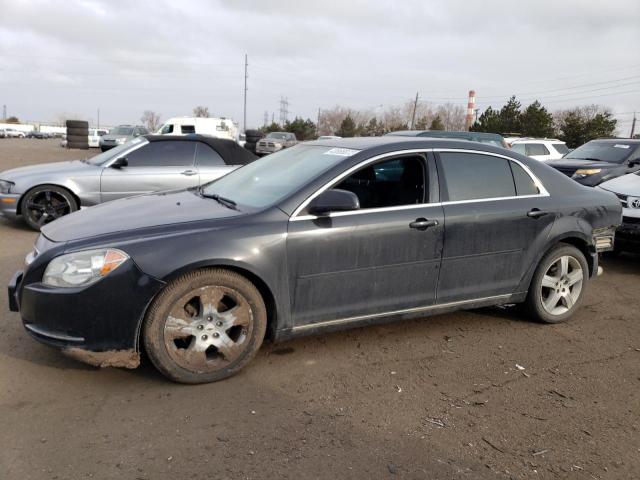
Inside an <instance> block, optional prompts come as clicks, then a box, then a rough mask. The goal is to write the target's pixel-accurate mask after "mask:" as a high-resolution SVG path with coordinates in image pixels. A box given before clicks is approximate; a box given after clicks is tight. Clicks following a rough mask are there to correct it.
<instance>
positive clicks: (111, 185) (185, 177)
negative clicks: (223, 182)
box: [100, 140, 199, 202]
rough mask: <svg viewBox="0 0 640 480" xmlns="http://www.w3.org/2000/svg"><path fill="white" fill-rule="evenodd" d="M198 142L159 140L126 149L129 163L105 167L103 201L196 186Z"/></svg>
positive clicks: (101, 183)
mask: <svg viewBox="0 0 640 480" xmlns="http://www.w3.org/2000/svg"><path fill="white" fill-rule="evenodd" d="M195 144H196V142H193V141H183V140H158V141H153V142H149V143H147V144H145V145H144V146H142V147H140V148H138V149H137V150H134V151H131V152H129V153H127V154H126V159H127V166H124V167H121V168H113V167H107V168H105V169H103V171H102V176H101V180H100V191H101V198H102V201H103V202H107V201H109V200H115V199H117V198H123V197H130V196H132V195H139V194H141V193H147V192H156V191H161V190H175V189H181V188H188V187H195V186H197V185H198V182H199V177H198V170H197V168H196V167H195V165H194V162H195V149H196V146H195Z"/></svg>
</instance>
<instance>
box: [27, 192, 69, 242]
mask: <svg viewBox="0 0 640 480" xmlns="http://www.w3.org/2000/svg"><path fill="white" fill-rule="evenodd" d="M76 210H78V202H77V201H76V199H75V198H74V196H73V195H72V194H71V192H69V190H67V189H65V188H62V187H57V186H55V185H40V186H38V187H34V188H32V189H31V190H29V191H28V192H27V193H26V194H25V195H24V197H23V199H22V204H21V207H20V212H21V214H22V217H23V218H24V220H25V221H26V222H27V225H29V226H30V227H31V228H33V229H34V230H38V231H39V230H40V228H41V227H43V226H44V225H46V224H47V223H50V222H52V221H54V220H55V219H57V218H60V217H63V216H64V215H68V214H70V213H72V212H75V211H76Z"/></svg>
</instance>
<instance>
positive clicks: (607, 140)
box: [587, 138, 640, 145]
mask: <svg viewBox="0 0 640 480" xmlns="http://www.w3.org/2000/svg"><path fill="white" fill-rule="evenodd" d="M587 143H630V144H633V145H637V144H639V143H640V138H596V139H595V140H591V141H589V142H587Z"/></svg>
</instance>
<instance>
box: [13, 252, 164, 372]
mask: <svg viewBox="0 0 640 480" xmlns="http://www.w3.org/2000/svg"><path fill="white" fill-rule="evenodd" d="M31 276H32V275H30V274H29V272H27V274H26V275H23V274H22V272H18V273H17V274H16V275H15V276H14V277H13V279H12V281H11V283H10V284H9V287H8V292H9V307H10V309H11V310H12V311H20V316H21V317H22V322H23V325H24V327H25V330H26V331H27V333H28V334H29V335H31V336H32V337H33V338H35V339H36V340H38V341H40V342H42V343H45V344H48V345H52V346H54V347H58V348H62V349H63V350H64V351H65V352H67V353H69V354H70V355H72V356H74V358H77V359H79V360H83V361H85V362H87V363H90V364H93V365H100V366H107V365H111V366H136V365H133V364H134V363H135V362H133V361H132V360H131V359H132V358H133V357H135V358H137V356H138V353H137V352H138V348H137V343H138V342H137V340H138V332H139V329H140V326H141V322H142V319H143V316H144V313H145V311H146V308H147V306H148V304H149V303H150V302H151V300H152V299H153V297H154V296H155V294H156V293H157V292H158V291H159V290H160V289H161V288H162V286H163V285H164V283H163V282H161V281H159V280H157V279H155V278H152V277H150V276H148V275H146V274H144V273H143V272H142V271H141V270H140V269H138V267H137V266H136V265H135V263H134V262H133V261H131V260H128V261H127V262H126V263H124V264H123V265H122V266H120V267H119V268H118V269H117V270H115V271H113V272H112V273H111V274H110V275H109V276H107V277H105V278H103V279H102V280H100V281H98V282H96V283H94V284H93V285H89V286H87V287H81V288H58V287H51V286H48V285H44V284H42V283H40V281H39V280H38V281H35V282H34V281H33V279H32V280H31V281H30V280H29V277H31ZM114 355H115V357H114ZM118 355H119V356H118ZM123 355H124V356H125V357H127V356H128V358H129V361H128V364H127V362H126V361H124V360H122V359H123ZM114 358H117V359H119V360H122V361H121V362H120V363H118V362H115V361H114V360H113V359H114Z"/></svg>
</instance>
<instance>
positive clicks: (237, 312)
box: [220, 304, 251, 327]
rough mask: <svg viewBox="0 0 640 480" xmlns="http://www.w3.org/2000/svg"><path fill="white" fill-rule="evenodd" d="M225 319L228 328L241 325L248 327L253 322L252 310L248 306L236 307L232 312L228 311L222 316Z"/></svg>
mask: <svg viewBox="0 0 640 480" xmlns="http://www.w3.org/2000/svg"><path fill="white" fill-rule="evenodd" d="M220 316H221V317H223V318H224V320H225V324H226V325H228V327H233V326H234V325H240V326H243V327H246V326H248V325H249V323H250V322H251V309H250V308H249V306H248V305H245V304H243V305H236V306H235V307H233V308H232V309H231V310H227V311H226V312H223V313H221V314H220Z"/></svg>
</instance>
